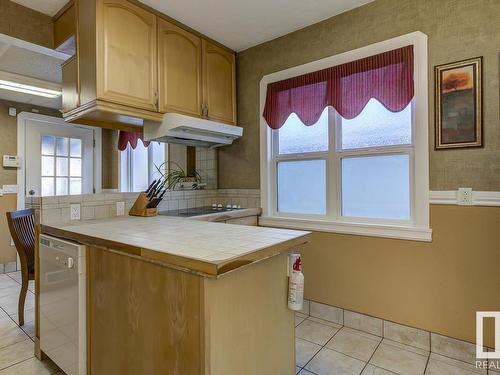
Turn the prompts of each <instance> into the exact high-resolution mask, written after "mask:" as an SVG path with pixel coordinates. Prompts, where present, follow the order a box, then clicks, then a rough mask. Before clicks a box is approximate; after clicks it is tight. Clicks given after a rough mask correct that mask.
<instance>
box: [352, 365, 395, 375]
mask: <svg viewBox="0 0 500 375" xmlns="http://www.w3.org/2000/svg"><path fill="white" fill-rule="evenodd" d="M361 375H397V374H396V373H395V372H392V371H389V370H385V369H383V368H380V367H377V366H373V365H370V364H368V365H366V367H365V369H364V370H363V372H362V373H361Z"/></svg>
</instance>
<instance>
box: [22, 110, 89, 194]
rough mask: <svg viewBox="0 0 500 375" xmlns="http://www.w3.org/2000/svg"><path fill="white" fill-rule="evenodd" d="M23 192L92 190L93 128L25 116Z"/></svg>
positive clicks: (86, 192) (76, 192)
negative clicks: (24, 176)
mask: <svg viewBox="0 0 500 375" xmlns="http://www.w3.org/2000/svg"><path fill="white" fill-rule="evenodd" d="M25 126H26V140H25V142H26V143H25V144H26V154H25V158H26V164H25V165H26V180H25V188H26V190H25V191H26V195H33V196H52V195H73V194H89V193H92V192H93V191H94V170H93V167H94V130H93V129H92V128H88V127H84V126H76V125H67V124H64V123H61V121H60V119H54V121H52V122H51V121H50V118H49V119H47V118H46V117H45V118H44V119H40V120H39V119H26V122H25Z"/></svg>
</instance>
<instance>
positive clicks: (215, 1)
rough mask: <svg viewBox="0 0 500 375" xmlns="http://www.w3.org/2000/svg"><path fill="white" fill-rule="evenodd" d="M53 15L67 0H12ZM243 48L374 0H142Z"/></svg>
mask: <svg viewBox="0 0 500 375" xmlns="http://www.w3.org/2000/svg"><path fill="white" fill-rule="evenodd" d="M13 1H14V2H16V3H18V4H21V5H24V6H26V7H28V8H32V9H35V10H37V11H39V12H42V13H45V14H48V15H50V16H53V15H54V14H56V13H57V11H58V10H59V9H61V8H62V6H63V5H64V4H66V2H67V1H68V0H13ZM140 1H141V2H142V3H144V4H147V5H149V6H150V7H152V8H155V9H157V10H159V11H160V12H162V13H164V14H167V15H168V16H170V17H172V18H174V19H176V20H178V21H180V22H182V23H184V24H185V25H187V26H189V27H191V28H193V29H195V30H197V31H199V32H200V33H202V34H205V35H207V36H208V37H210V38H212V39H214V40H217V41H218V42H220V43H222V44H224V45H226V46H227V47H229V48H231V49H233V50H235V51H242V50H244V49H247V48H249V47H252V46H255V45H257V44H260V43H262V42H266V41H268V40H271V39H274V38H277V37H279V36H282V35H285V34H288V33H290V32H292V31H295V30H298V29H301V28H303V27H306V26H308V25H312V24H313V23H316V22H319V21H321V20H324V19H327V18H330V17H332V16H335V15H337V14H340V13H343V12H345V11H347V10H349V9H353V8H356V7H358V6H361V5H363V4H366V3H369V2H371V1H373V0H251V1H249V0H211V1H207V0H183V1H179V0H140Z"/></svg>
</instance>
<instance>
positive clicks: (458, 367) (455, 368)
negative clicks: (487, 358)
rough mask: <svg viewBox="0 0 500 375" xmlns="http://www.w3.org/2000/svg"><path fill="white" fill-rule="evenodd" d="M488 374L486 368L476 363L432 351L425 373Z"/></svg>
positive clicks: (426, 374) (443, 374)
mask: <svg viewBox="0 0 500 375" xmlns="http://www.w3.org/2000/svg"><path fill="white" fill-rule="evenodd" d="M478 374H479V375H481V374H482V375H486V370H482V369H478V368H476V366H475V365H471V364H469V363H465V362H462V361H458V360H456V359H451V358H448V357H444V356H442V355H439V354H435V353H432V354H431V357H430V358H429V363H428V364H427V369H426V370H425V375H478Z"/></svg>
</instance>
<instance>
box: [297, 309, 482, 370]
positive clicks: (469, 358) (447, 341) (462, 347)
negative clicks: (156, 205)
mask: <svg viewBox="0 0 500 375" xmlns="http://www.w3.org/2000/svg"><path fill="white" fill-rule="evenodd" d="M301 313H302V314H305V315H308V316H311V317H314V318H320V319H323V320H327V321H330V322H333V323H336V324H340V325H344V326H346V327H349V328H353V329H356V330H359V331H363V332H367V333H371V334H373V335H376V336H379V337H383V338H386V339H388V340H392V341H396V342H398V343H400V344H404V345H410V346H413V347H417V348H420V349H423V350H426V351H430V352H432V353H435V354H440V355H443V356H445V357H449V358H452V359H456V360H459V361H462V362H467V363H470V364H473V365H475V364H476V345H475V344H473V343H470V342H467V341H463V340H459V339H455V338H452V337H448V336H444V335H440V334H438V333H435V332H430V331H426V330H423V329H419V328H414V327H410V326H407V325H403V324H398V323H395V322H392V321H389V320H384V319H380V318H376V317H373V316H370V315H366V314H362V313H358V312H355V311H350V310H346V309H342V308H340V307H336V306H331V305H326V304H323V303H319V302H315V301H310V300H304V307H303V309H302V310H301ZM485 349H488V350H490V351H491V350H492V349H491V348H485Z"/></svg>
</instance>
